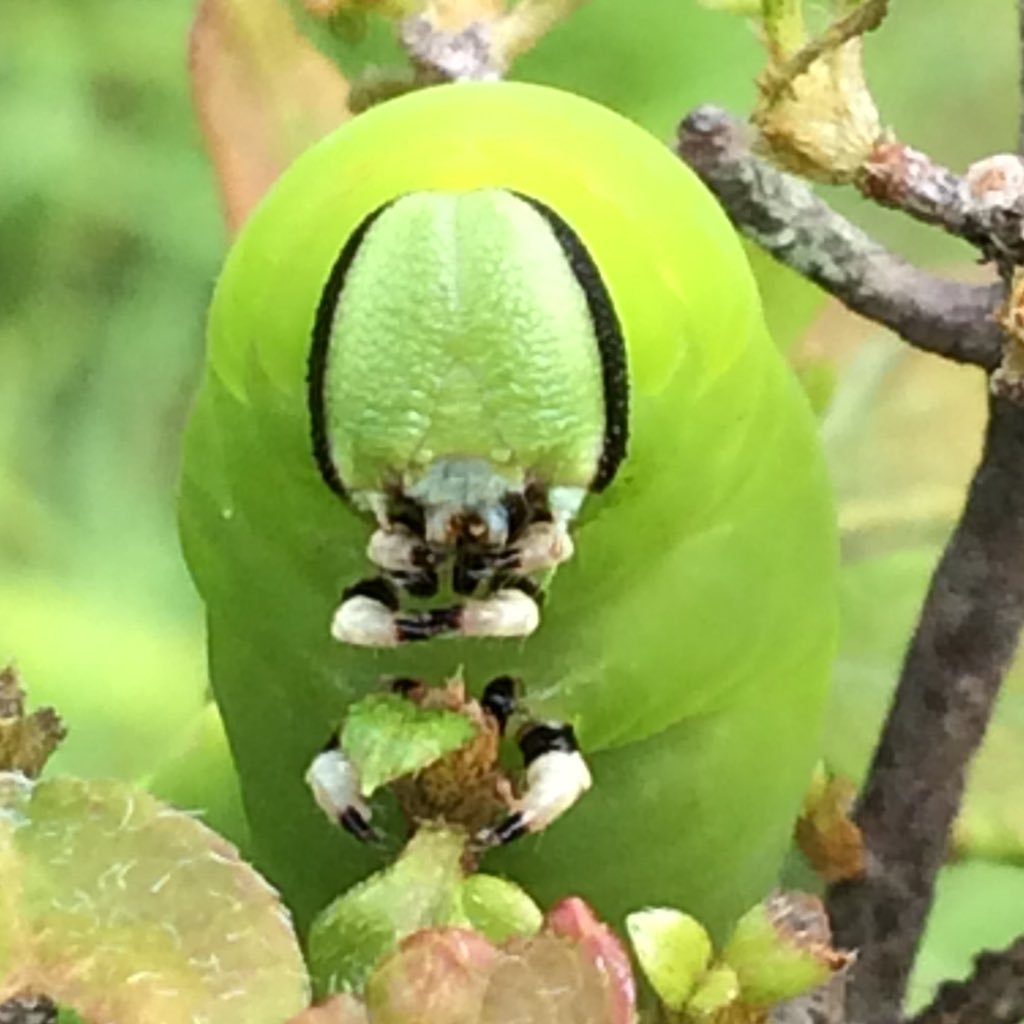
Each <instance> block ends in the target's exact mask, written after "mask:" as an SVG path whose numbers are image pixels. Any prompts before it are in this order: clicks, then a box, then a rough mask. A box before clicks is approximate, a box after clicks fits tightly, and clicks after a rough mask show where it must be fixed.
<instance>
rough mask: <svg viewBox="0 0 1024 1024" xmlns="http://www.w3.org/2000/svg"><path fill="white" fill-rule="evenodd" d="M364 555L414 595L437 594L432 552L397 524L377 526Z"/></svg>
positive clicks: (407, 528)
mask: <svg viewBox="0 0 1024 1024" xmlns="http://www.w3.org/2000/svg"><path fill="white" fill-rule="evenodd" d="M366 554H367V556H368V557H369V559H370V561H371V562H373V564H374V565H376V566H377V567H378V568H379V569H381V570H382V571H383V573H384V574H385V575H386V576H387V577H388V578H389V579H390V580H392V581H393V582H394V583H395V584H396V585H397V586H398V587H399V588H400V589H401V590H404V591H405V592H406V593H408V594H412V595H413V596H415V597H433V596H434V594H436V593H437V585H438V580H437V565H436V560H435V558H434V553H433V551H431V549H430V547H429V545H428V544H427V542H426V541H425V540H424V539H423V537H422V536H420V535H418V534H416V533H414V532H413V531H412V530H411V529H410V528H409V527H407V526H404V525H402V524H401V523H388V524H386V525H384V526H381V527H379V528H378V529H377V530H375V531H374V532H373V535H372V536H371V537H370V543H369V544H368V545H367V548H366Z"/></svg>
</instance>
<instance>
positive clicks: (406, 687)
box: [391, 676, 424, 697]
mask: <svg viewBox="0 0 1024 1024" xmlns="http://www.w3.org/2000/svg"><path fill="white" fill-rule="evenodd" d="M423 688H424V686H423V683H422V682H421V681H420V680H419V679H412V678H410V677H409V676H402V677H400V678H399V679H393V680H392V681H391V692H392V693H397V694H398V696H399V697H411V696H412V695H413V694H414V693H415V692H416V691H417V690H422V689H423Z"/></svg>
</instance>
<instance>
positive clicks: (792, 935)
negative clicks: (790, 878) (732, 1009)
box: [722, 893, 851, 1007]
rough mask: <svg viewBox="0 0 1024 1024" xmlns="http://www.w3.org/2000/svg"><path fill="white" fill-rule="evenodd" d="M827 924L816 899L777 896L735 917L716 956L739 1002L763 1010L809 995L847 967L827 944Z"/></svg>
mask: <svg viewBox="0 0 1024 1024" xmlns="http://www.w3.org/2000/svg"><path fill="white" fill-rule="evenodd" d="M828 940H829V930H828V919H827V917H826V915H825V909H824V906H823V905H822V904H821V901H820V900H818V899H817V898H816V897H813V896H807V895H805V894H803V893H780V894H779V895H777V896H773V897H772V898H771V899H769V900H767V901H766V902H764V903H759V904H758V905H757V906H756V907H754V908H753V909H752V910H749V911H748V912H747V913H746V914H744V915H743V917H742V918H740V920H739V923H738V924H737V925H736V930H735V931H734V932H733V934H732V938H731V939H730V940H729V942H728V943H727V945H726V947H725V949H724V951H723V952H722V961H723V962H724V963H725V964H726V965H727V966H729V967H731V968H732V969H733V970H734V971H735V972H736V977H737V978H738V979H739V984H740V998H741V1000H742V1001H743V1002H744V1003H745V1004H747V1005H748V1006H754V1007H766V1006H773V1005H775V1004H776V1003H780V1002H783V1001H784V1000H786V999H792V998H793V997H794V996H798V995H802V994H803V993H805V992H809V991H810V990H811V989H812V988H817V986H818V985H821V984H823V983H824V982H825V981H827V980H828V979H829V978H830V977H831V976H832V975H833V974H834V973H835V972H836V971H839V970H842V969H843V968H844V967H846V965H847V964H848V963H849V962H850V959H851V958H850V957H849V955H847V954H844V953H839V952H837V951H836V950H833V949H832V948H831V946H830V945H829V941H828Z"/></svg>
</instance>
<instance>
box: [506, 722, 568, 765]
mask: <svg viewBox="0 0 1024 1024" xmlns="http://www.w3.org/2000/svg"><path fill="white" fill-rule="evenodd" d="M516 742H517V743H518V744H519V750H520V752H521V753H522V755H523V764H524V765H525V766H526V767H527V768H529V767H530V765H531V764H533V762H534V761H536V760H537V758H538V757H543V756H544V755H545V754H552V753H563V754H575V753H577V752H578V751H579V749H580V746H579V743H577V742H576V733H575V731H574V730H573V727H572V726H571V725H569V724H568V723H567V722H530V723H529V724H527V725H526V726H524V727H523V729H522V731H521V732H520V733H519V736H518V738H517V741H516Z"/></svg>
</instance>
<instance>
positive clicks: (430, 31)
mask: <svg viewBox="0 0 1024 1024" xmlns="http://www.w3.org/2000/svg"><path fill="white" fill-rule="evenodd" d="M584 3H586V0H520V2H519V3H518V4H516V5H515V6H514V7H513V8H512V9H511V10H510V11H508V13H507V14H504V15H502V16H501V17H498V18H493V17H484V18H480V19H478V20H474V21H471V22H469V23H468V24H466V25H464V26H463V27H461V28H459V29H454V30H452V29H447V28H444V27H442V26H441V25H440V24H438V23H437V19H436V18H435V16H434V12H433V11H432V8H431V7H430V5H428V6H427V7H426V8H425V9H424V11H423V12H422V13H420V14H415V15H412V16H410V17H408V18H406V19H404V20H403V22H402V24H401V28H400V31H399V36H400V39H401V42H402V45H403V46H404V47H405V49H406V51H407V52H408V53H409V56H410V57H411V58H412V61H413V64H414V65H415V67H416V69H417V80H418V82H419V84H428V83H431V82H473V81H495V80H497V79H499V78H501V77H502V76H503V75H504V74H505V72H506V71H507V70H508V69H509V67H510V65H511V64H512V62H513V61H514V60H515V59H516V58H517V57H519V56H521V55H522V54H524V53H525V52H526V51H527V50H529V49H531V48H532V47H533V46H534V45H535V44H536V43H538V42H539V41H540V40H541V39H542V38H543V37H544V36H545V35H547V33H548V32H550V31H551V29H553V28H554V27H555V25H557V24H558V23H559V22H560V21H563V20H564V19H565V18H568V17H569V15H570V14H572V12H573V11H575V10H576V8H577V7H580V6H582V5H583V4H584Z"/></svg>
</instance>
